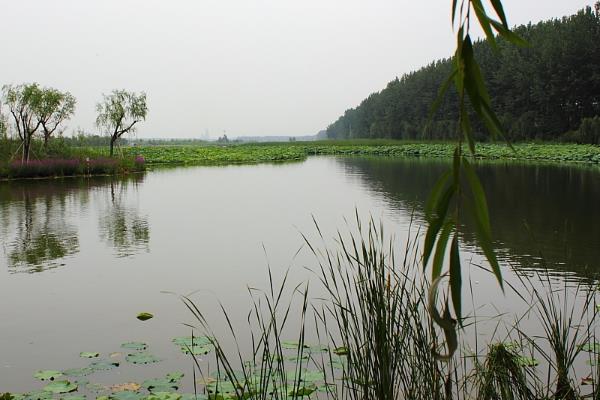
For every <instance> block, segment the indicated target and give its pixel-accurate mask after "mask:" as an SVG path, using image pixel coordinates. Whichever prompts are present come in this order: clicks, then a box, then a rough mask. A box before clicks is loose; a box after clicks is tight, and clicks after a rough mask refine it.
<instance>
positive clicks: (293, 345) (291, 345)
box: [281, 340, 309, 350]
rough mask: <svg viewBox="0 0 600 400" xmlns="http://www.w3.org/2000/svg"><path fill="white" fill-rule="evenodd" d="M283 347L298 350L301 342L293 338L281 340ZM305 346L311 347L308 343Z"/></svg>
mask: <svg viewBox="0 0 600 400" xmlns="http://www.w3.org/2000/svg"><path fill="white" fill-rule="evenodd" d="M281 347H282V348H284V349H289V350H297V349H298V347H300V343H298V342H294V341H292V340H284V341H282V342H281ZM304 347H305V348H309V346H308V345H306V344H305V345H304Z"/></svg>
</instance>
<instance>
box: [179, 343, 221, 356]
mask: <svg viewBox="0 0 600 400" xmlns="http://www.w3.org/2000/svg"><path fill="white" fill-rule="evenodd" d="M180 349H181V352H182V353H183V354H193V355H195V356H200V355H204V354H208V353H210V352H211V351H213V350H214V349H215V347H214V346H213V345H212V344H205V345H194V346H182V347H180Z"/></svg>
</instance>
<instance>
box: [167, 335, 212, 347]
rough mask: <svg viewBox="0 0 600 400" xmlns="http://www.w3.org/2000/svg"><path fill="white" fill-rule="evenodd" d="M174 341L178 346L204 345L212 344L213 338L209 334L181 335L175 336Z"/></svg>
mask: <svg viewBox="0 0 600 400" xmlns="http://www.w3.org/2000/svg"><path fill="white" fill-rule="evenodd" d="M172 342H173V343H175V344H176V345H178V346H189V347H191V346H204V345H207V344H212V342H211V339H210V338H209V337H208V336H179V337H176V338H173V340H172Z"/></svg>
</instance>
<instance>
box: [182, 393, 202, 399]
mask: <svg viewBox="0 0 600 400" xmlns="http://www.w3.org/2000/svg"><path fill="white" fill-rule="evenodd" d="M179 400H208V396H207V395H205V394H193V393H184V394H182V395H181V398H180V399H179Z"/></svg>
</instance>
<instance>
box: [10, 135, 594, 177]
mask: <svg viewBox="0 0 600 400" xmlns="http://www.w3.org/2000/svg"><path fill="white" fill-rule="evenodd" d="M454 146H455V143H454V142H406V141H395V140H353V141H332V140H328V141H316V142H289V143H248V144H237V143H235V144H225V145H217V144H210V145H180V146H128V147H122V148H120V149H119V151H118V155H117V157H115V158H113V159H110V158H108V149H106V148H103V147H84V148H73V149H70V150H71V151H70V153H73V154H77V157H74V158H70V159H44V160H37V161H32V162H30V164H28V165H22V164H21V163H20V162H10V163H6V162H5V163H4V164H3V165H0V179H22V178H33V177H37V178H39V177H57V176H58V177H62V176H73V175H98V174H102V175H106V174H119V173H127V172H128V171H130V172H131V171H133V172H135V171H138V170H140V165H163V166H167V165H173V166H174V165H228V164H258V163H272V162H293V161H303V160H305V159H306V158H307V157H309V156H312V155H344V156H379V157H423V158H440V159H444V158H445V159H450V158H451V157H452V155H453V153H454ZM475 157H476V158H477V159H481V160H507V161H534V162H548V163H580V164H596V165H597V164H600V146H596V145H583V144H554V143H543V144H538V143H516V144H514V145H513V146H512V148H510V147H509V146H507V145H506V144H500V143H482V144H478V145H477V146H476V154H475ZM86 160H87V161H86ZM136 160H137V161H136ZM139 160H143V161H142V162H141V163H140V162H139Z"/></svg>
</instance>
